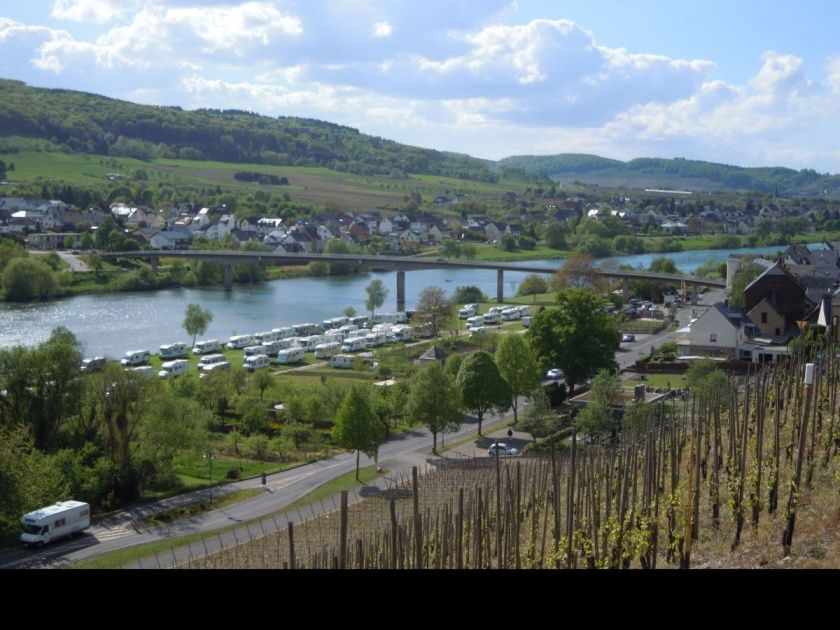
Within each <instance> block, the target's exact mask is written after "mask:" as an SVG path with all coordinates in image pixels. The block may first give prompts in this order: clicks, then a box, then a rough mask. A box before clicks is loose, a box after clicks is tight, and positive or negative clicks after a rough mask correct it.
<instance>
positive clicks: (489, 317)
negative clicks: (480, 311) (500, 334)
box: [483, 313, 502, 324]
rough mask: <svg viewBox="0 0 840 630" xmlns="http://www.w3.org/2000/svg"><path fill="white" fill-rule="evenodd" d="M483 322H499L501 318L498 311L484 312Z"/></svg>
mask: <svg viewBox="0 0 840 630" xmlns="http://www.w3.org/2000/svg"><path fill="white" fill-rule="evenodd" d="M483 319H484V323H485V324H501V323H502V318H501V316H500V315H499V313H485V315H484V317H483Z"/></svg>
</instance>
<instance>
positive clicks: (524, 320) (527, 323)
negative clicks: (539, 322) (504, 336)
mask: <svg viewBox="0 0 840 630" xmlns="http://www.w3.org/2000/svg"><path fill="white" fill-rule="evenodd" d="M530 325H531V316H530V315H526V316H525V317H523V318H522V326H523V327H524V328H528V327H529V326H530Z"/></svg>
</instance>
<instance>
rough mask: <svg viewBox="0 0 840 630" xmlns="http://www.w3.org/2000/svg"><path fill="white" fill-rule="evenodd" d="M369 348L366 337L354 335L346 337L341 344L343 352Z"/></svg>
mask: <svg viewBox="0 0 840 630" xmlns="http://www.w3.org/2000/svg"><path fill="white" fill-rule="evenodd" d="M365 348H367V341H366V338H365V337H354V338H353V339H345V340H344V343H343V344H342V346H341V351H342V352H358V351H359V350H364V349H365Z"/></svg>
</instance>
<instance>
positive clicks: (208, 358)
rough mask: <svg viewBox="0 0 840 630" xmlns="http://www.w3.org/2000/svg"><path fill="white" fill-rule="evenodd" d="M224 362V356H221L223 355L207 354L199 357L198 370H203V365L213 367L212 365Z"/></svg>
mask: <svg viewBox="0 0 840 630" xmlns="http://www.w3.org/2000/svg"><path fill="white" fill-rule="evenodd" d="M224 360H225V355H223V354H207V355H205V356H203V357H201V358H200V359H199V360H198V369H199V371H200V370H201V368H203V367H204V366H205V365H213V364H214V363H221V362H222V361H224Z"/></svg>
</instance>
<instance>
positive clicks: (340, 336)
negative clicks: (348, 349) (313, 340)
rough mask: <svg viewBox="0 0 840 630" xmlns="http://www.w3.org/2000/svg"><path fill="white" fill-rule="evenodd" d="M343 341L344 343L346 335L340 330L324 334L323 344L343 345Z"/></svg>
mask: <svg viewBox="0 0 840 630" xmlns="http://www.w3.org/2000/svg"><path fill="white" fill-rule="evenodd" d="M342 341H344V333H342V332H340V331H338V330H331V331H330V332H327V333H324V341H323V343H333V342H337V343H339V344H341V342H342Z"/></svg>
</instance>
